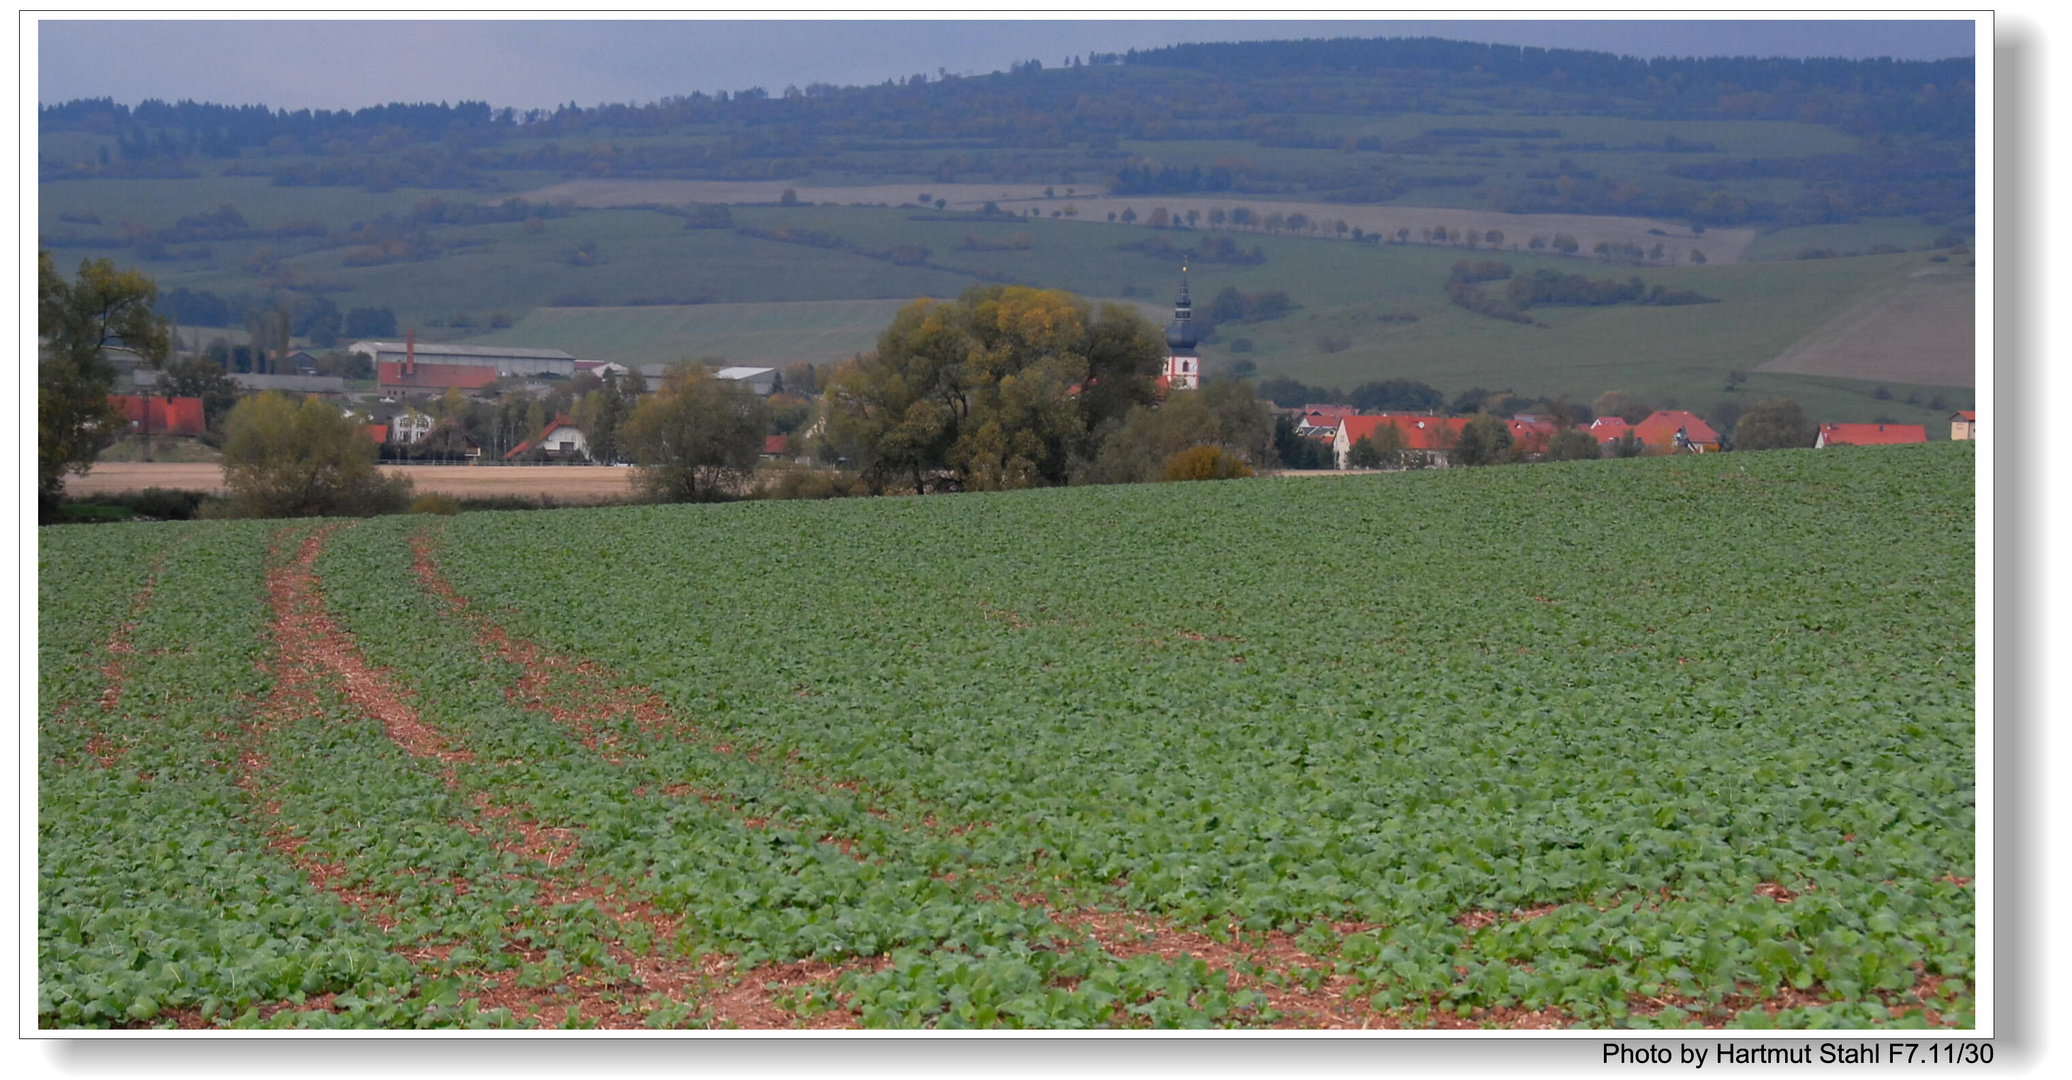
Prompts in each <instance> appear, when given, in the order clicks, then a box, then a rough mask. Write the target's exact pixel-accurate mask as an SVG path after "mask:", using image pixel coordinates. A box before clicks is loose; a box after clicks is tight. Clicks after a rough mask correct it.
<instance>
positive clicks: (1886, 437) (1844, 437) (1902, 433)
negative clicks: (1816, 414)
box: [1820, 424, 1928, 446]
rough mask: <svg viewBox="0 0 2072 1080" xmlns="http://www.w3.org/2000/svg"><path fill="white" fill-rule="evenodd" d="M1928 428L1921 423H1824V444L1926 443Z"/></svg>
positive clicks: (1878, 444)
mask: <svg viewBox="0 0 2072 1080" xmlns="http://www.w3.org/2000/svg"><path fill="white" fill-rule="evenodd" d="M1927 441H1928V429H1927V428H1926V427H1924V426H1922V425H1920V424H1822V425H1820V442H1821V445H1823V446H1892V445H1897V444H1899V443H1925V442H1927Z"/></svg>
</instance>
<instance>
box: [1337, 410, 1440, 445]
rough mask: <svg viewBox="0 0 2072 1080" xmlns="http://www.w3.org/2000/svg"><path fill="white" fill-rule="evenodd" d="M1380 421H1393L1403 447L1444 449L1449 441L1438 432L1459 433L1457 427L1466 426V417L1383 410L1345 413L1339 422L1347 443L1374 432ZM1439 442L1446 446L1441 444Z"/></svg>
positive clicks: (1386, 422)
mask: <svg viewBox="0 0 2072 1080" xmlns="http://www.w3.org/2000/svg"><path fill="white" fill-rule="evenodd" d="M1383 424H1394V425H1395V426H1396V428H1397V429H1398V430H1400V431H1402V433H1403V446H1404V448H1405V449H1409V450H1445V449H1449V448H1450V446H1451V442H1450V440H1445V439H1443V437H1442V436H1441V434H1440V433H1441V432H1450V433H1452V434H1454V435H1459V434H1460V429H1462V428H1464V427H1467V426H1468V418H1467V417H1465V416H1427V415H1420V414H1415V413H1410V414H1402V415H1393V414H1388V413H1383V414H1382V415H1380V416H1348V417H1345V418H1344V419H1342V420H1340V421H1339V426H1340V427H1341V428H1342V429H1344V431H1345V439H1346V442H1347V443H1356V442H1359V441H1360V439H1361V438H1363V437H1366V436H1371V435H1373V434H1374V431H1375V429H1376V428H1379V427H1380V426H1381V425H1383ZM1442 442H1444V443H1445V445H1442Z"/></svg>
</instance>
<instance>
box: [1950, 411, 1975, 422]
mask: <svg viewBox="0 0 2072 1080" xmlns="http://www.w3.org/2000/svg"><path fill="white" fill-rule="evenodd" d="M1950 419H1952V420H1977V419H1978V413H1976V412H1973V411H1972V410H1969V409H1966V410H1964V411H1963V412H1956V413H1951V414H1950Z"/></svg>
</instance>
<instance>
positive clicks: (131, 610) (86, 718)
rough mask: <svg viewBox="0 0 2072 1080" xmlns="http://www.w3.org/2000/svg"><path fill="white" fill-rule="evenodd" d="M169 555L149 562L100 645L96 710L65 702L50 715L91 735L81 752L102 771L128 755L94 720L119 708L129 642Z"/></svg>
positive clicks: (130, 659) (133, 653)
mask: <svg viewBox="0 0 2072 1080" xmlns="http://www.w3.org/2000/svg"><path fill="white" fill-rule="evenodd" d="M171 554H172V549H170V548H167V549H164V550H161V551H160V552H159V553H158V555H157V556H156V557H155V558H153V559H152V561H151V570H150V572H149V573H148V574H146V575H145V578H144V584H143V585H141V586H139V587H138V588H137V591H136V593H135V594H133V595H132V596H131V597H130V602H129V606H128V607H127V608H125V609H124V611H123V616H122V621H121V622H119V623H116V624H115V628H114V629H113V630H110V631H109V632H108V637H107V639H106V640H105V641H103V642H102V643H101V649H100V651H101V654H102V660H101V663H100V674H101V679H102V683H101V694H100V697H99V698H98V699H97V700H96V702H95V704H96V705H97V706H98V708H92V709H85V708H80V707H79V706H78V703H77V702H65V703H62V704H60V705H59V706H58V707H57V708H56V709H54V710H53V712H52V719H53V721H54V722H58V723H73V724H79V725H82V726H84V727H85V728H86V729H87V730H88V731H89V732H91V734H89V735H88V737H87V740H86V745H85V746H84V747H82V750H83V751H84V754H85V758H86V759H90V760H92V761H93V763H94V764H95V765H97V766H99V767H100V768H103V769H112V768H114V767H115V763H116V762H118V761H120V760H121V759H122V757H123V755H124V754H127V753H129V746H128V745H127V744H126V743H124V742H122V741H119V740H117V739H114V738H111V737H110V736H109V734H108V732H107V731H106V730H104V729H103V728H102V727H101V725H100V724H99V723H98V722H97V719H96V718H97V717H99V716H105V715H107V714H109V713H112V712H114V711H115V710H116V709H117V708H119V707H120V706H121V704H122V695H123V691H124V690H125V689H126V688H127V687H128V685H129V676H130V669H131V667H132V666H133V665H134V663H135V660H134V659H133V658H134V657H135V656H136V652H137V649H136V645H135V644H134V643H133V642H132V641H131V638H132V636H133V635H135V634H136V632H137V626H138V624H140V623H142V622H143V621H144V616H145V614H146V613H148V612H149V611H150V610H151V604H152V599H153V597H154V596H155V595H156V593H157V591H158V586H159V581H160V579H161V578H162V577H163V576H164V573H165V562H166V558H167V557H168V556H169V555H171ZM82 763H83V761H82Z"/></svg>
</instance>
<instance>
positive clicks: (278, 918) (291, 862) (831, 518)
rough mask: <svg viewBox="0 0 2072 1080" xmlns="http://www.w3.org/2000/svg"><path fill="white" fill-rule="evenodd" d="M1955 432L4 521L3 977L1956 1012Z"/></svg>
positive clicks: (897, 1019)
mask: <svg viewBox="0 0 2072 1080" xmlns="http://www.w3.org/2000/svg"><path fill="white" fill-rule="evenodd" d="M1972 463H1973V449H1972V447H1971V445H1970V444H1968V443H1955V444H1951V443H1944V444H1938V445H1929V446H1921V447H1898V448H1878V449H1874V450H1868V451H1862V452H1852V451H1829V452H1820V453H1814V452H1810V451H1779V452H1773V453H1768V454H1729V455H1717V456H1713V455H1708V456H1706V457H1703V458H1662V459H1638V460H1632V461H1605V462H1587V463H1578V464H1572V465H1546V466H1535V467H1530V468H1511V469H1486V470H1472V471H1454V472H1450V473H1443V474H1411V475H1368V476H1356V477H1347V478H1345V479H1343V480H1342V482H1340V483H1335V484H1305V483H1296V482H1293V481H1286V480H1272V479H1262V480H1247V481H1233V482H1227V483H1221V484H1174V485H1159V486H1145V487H1125V488H1088V489H1072V490H1052V491H1037V492H1025V493H1016V494H1007V495H969V496H954V497H946V498H945V497H929V498H904V499H877V500H851V501H838V502H831V503H750V504H736V505H731V506H723V507H625V508H614V509H595V510H569V511H533V512H526V513H480V514H464V515H461V516H459V517H455V518H440V519H431V520H428V519H425V518H421V517H420V518H402V517H397V518H385V519H374V520H368V521H361V522H336V521H334V522H301V523H280V522H223V523H186V524H165V525H135V526H102V527H93V528H88V527H71V528H62V529H50V530H46V531H45V532H44V534H43V535H42V537H41V543H40V558H41V563H40V566H39V584H40V590H41V596H40V604H41V609H40V610H41V619H42V622H41V627H42V629H41V647H42V653H41V658H40V662H39V679H40V684H39V685H40V705H39V708H40V712H39V752H40V770H41V772H40V777H41V787H40V791H39V798H40V803H39V856H40V860H41V861H40V881H39V885H40V887H39V890H38V900H39V905H40V906H39V920H38V946H39V998H38V1006H37V1011H38V1016H39V1021H40V1023H41V1024H42V1025H43V1026H44V1027H47V1028H70V1027H106V1026H122V1025H132V1026H135V1025H181V1026H210V1025H233V1026H362V1027H365V1026H380V1027H420V1026H425V1027H444V1026H498V1025H521V1026H531V1025H567V1026H607V1027H619V1026H625V1027H631V1026H651V1027H712V1026H727V1025H740V1026H749V1027H781V1026H853V1025H869V1026H939V1027H949V1026H995V1025H1031V1026H1050V1027H1068V1026H1070V1027H1076V1026H1223V1025H1239V1026H1254V1025H1265V1026H1295V1027H1478V1026H1501V1027H1534V1026H1584V1027H1615V1026H1719V1025H1737V1026H1823V1027H1846V1028H1855V1027H1871V1026H1887V1025H1901V1026H1905V1025H1922V1024H1927V1025H1939V1026H1955V1027H1967V1026H1971V1025H1972V1024H1973V1022H1974V1016H1973V1004H1972V1003H1973V1001H1974V994H1975V990H1974V979H1975V972H1974V964H1975V959H1974V957H1975V949H1974V939H1975V930H1974V913H1975V909H1974V897H1973V890H1972V888H1971V879H1972V876H1973V874H1974V869H1973V867H1974V861H1975V848H1974V840H1973V813H1974V808H1975V790H1974V780H1973V771H1972V762H1973V747H1974V741H1973V712H1972V692H1973V685H1974V682H1973V680H1974V666H1973V665H1974V657H1973V647H1972V635H1971V626H1970V624H1969V621H1968V613H1969V612H1970V611H1971V610H1972V590H1973V584H1972V583H1973V571H1972V559H1973V542H1972V527H1971V525H1972ZM1320 522H1330V523H1332V525H1333V527H1332V528H1331V529H1330V530H1329V533H1330V536H1332V537H1334V538H1335V539H1333V540H1332V541H1331V542H1330V543H1323V542H1320V541H1319V531H1318V526H1319V523H1320ZM1870 552H1875V553H1876V557H1875V558H1871V557H1866V554H1867V553H1870Z"/></svg>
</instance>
